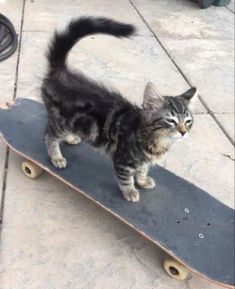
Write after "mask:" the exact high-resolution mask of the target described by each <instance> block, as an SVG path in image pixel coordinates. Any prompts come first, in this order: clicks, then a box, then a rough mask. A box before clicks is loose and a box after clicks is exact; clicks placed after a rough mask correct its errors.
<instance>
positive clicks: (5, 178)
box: [0, 147, 9, 234]
mask: <svg viewBox="0 0 235 289" xmlns="http://www.w3.org/2000/svg"><path fill="white" fill-rule="evenodd" d="M8 165H9V148H8V147H6V154H5V162H4V169H3V182H2V196H1V207H0V234H1V229H2V221H3V213H4V205H5V194H6V183H7V171H8Z"/></svg>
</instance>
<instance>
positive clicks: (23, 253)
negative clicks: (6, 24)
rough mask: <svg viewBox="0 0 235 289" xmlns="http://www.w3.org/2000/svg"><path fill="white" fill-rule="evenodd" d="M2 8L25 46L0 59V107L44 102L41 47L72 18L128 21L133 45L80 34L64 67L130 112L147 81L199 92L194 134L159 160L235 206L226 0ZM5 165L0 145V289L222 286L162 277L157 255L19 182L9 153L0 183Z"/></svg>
mask: <svg viewBox="0 0 235 289" xmlns="http://www.w3.org/2000/svg"><path fill="white" fill-rule="evenodd" d="M1 2H4V3H1ZM0 3H1V4H0V13H3V14H5V15H6V16H8V17H9V18H10V19H11V20H12V21H13V23H14V25H15V27H16V29H17V32H18V33H19V36H20V38H21V45H20V53H18V52H16V53H15V54H14V56H12V57H11V58H9V59H8V60H6V61H4V62H1V63H0V87H1V90H0V102H4V101H10V100H12V99H13V98H14V97H15V96H16V97H28V98H31V99H36V100H39V101H40V94H39V87H40V83H41V79H42V75H43V72H44V71H45V58H44V53H45V50H46V47H47V43H48V40H49V38H50V35H51V33H52V31H53V30H54V28H55V27H57V26H58V27H63V25H64V24H65V23H66V21H67V20H68V19H69V18H70V17H72V16H77V15H84V14H86V15H105V16H109V17H114V18H115V19H117V20H123V21H126V22H130V23H133V24H135V25H136V26H137V27H138V30H139V32H138V36H137V37H135V38H133V39H132V40H118V39H113V38H109V37H104V36H100V35H99V36H95V37H88V38H87V39H85V40H83V41H82V42H81V43H80V44H79V45H78V46H77V47H75V48H74V49H73V52H72V53H71V55H70V58H69V62H70V64H71V65H73V66H74V67H79V68H80V69H82V70H83V71H84V72H85V73H87V74H88V75H90V76H91V77H94V78H96V79H98V80H102V81H103V82H107V83H108V84H110V85H111V86H114V87H117V88H118V89H119V90H120V91H121V92H122V93H123V94H124V95H126V97H127V98H129V99H130V100H131V101H133V102H135V103H138V104H140V103H141V101H142V93H143V90H144V86H145V84H146V82H147V81H149V80H151V81H153V82H155V83H156V84H157V85H158V86H159V88H160V90H161V91H162V92H163V93H166V94H168V93H169V94H170V93H176V94H177V93H180V92H182V91H184V90H185V89H186V88H187V87H189V84H192V85H195V86H197V87H198V88H199V94H200V98H201V100H202V102H201V101H199V100H198V101H197V102H196V104H195V109H194V111H195V126H194V128H193V130H192V132H191V135H190V137H189V139H188V140H186V141H185V142H181V143H177V144H175V145H174V147H173V148H172V150H171V151H170V152H169V154H168V156H167V158H166V160H165V161H164V162H163V163H162V164H163V165H164V166H165V167H167V168H168V169H170V170H172V171H174V172H175V173H176V174H178V175H180V176H182V177H184V178H186V179H188V180H190V181H191V182H193V183H194V184H196V185H197V186H199V187H201V188H203V189H205V190H207V191H208V192H210V193H211V194H212V195H214V196H215V197H216V198H218V199H220V200H221V201H222V202H224V203H226V204H227V205H229V206H231V207H233V206H234V182H233V175H234V160H233V159H234V148H233V145H232V141H233V140H234V71H233V67H234V52H233V41H234V39H233V37H234V33H233V32H234V28H233V27H234V18H233V17H234V14H233V12H232V11H234V1H232V2H231V4H230V5H229V7H226V8H225V7H221V8H218V7H210V8H209V9H206V10H200V9H198V7H197V5H196V4H195V3H193V2H190V1H188V0H158V1H155V0H147V1H146V0H131V1H128V0H116V1H108V0H102V1H101V0H91V1H89V0H88V1H81V0H76V1H73V0H67V1H54V0H52V1H45V0H41V1H37V0H27V1H23V0H11V1H8V0H7V1H0ZM17 62H18V63H19V65H18V66H17ZM15 88H16V89H15ZM208 111H209V112H210V114H209V113H208ZM5 159H6V147H5V145H4V144H3V143H2V142H1V141H0V189H1V193H2V192H3V189H2V188H3V184H4V183H6V188H5V191H4V193H5V202H4V215H3V224H2V228H1V255H0V258H1V265H0V288H1V289H15V288H17V289H23V288H24V289H55V288H62V289H75V288H76V289H77V288H78V289H82V288H84V289H101V288H102V289H106V288H107V289H110V288H112V289H117V288H124V289H127V288H134V289H137V288H146V289H150V288H159V289H167V288H174V289H177V288H182V289H184V288H185V289H186V288H187V289H201V288H203V289H204V288H208V289H216V288H220V287H219V286H216V285H214V284H211V283H210V282H207V281H205V280H204V279H201V278H199V277H198V276H196V275H194V274H191V275H190V276H189V278H188V279H187V280H186V281H185V282H182V283H180V282H177V281H174V280H173V279H170V278H169V277H168V276H166V274H165V273H164V271H163V270H162V267H161V262H162V259H163V256H164V254H163V252H162V251H161V250H159V249H157V248H156V247H155V246H153V245H151V244H150V243H149V242H147V241H145V240H144V239H143V238H142V237H140V236H139V235H137V234H136V233H134V232H133V231H132V230H131V229H129V228H127V227H126V226H125V225H124V224H122V223H120V222H119V221H117V220H116V219H113V218H112V217H111V216H110V215H109V214H107V213H106V212H104V211H103V210H102V209H100V208H97V207H95V206H94V205H93V204H91V203H90V202H89V201H88V200H86V199H84V198H83V197H82V196H80V195H78V194H77V193H75V192H73V191H71V190H70V189H68V188H67V187H65V186H63V185H62V184H61V183H60V182H58V181H56V180H55V179H54V178H52V177H49V176H48V175H46V174H44V175H43V176H42V177H40V178H39V179H37V180H36V181H30V180H29V179H27V178H25V177H24V176H23V175H22V174H21V172H20V169H19V168H20V162H21V159H20V158H19V157H18V156H16V155H15V154H14V153H11V152H10V155H9V160H7V162H6V166H7V167H8V169H7V174H6V175H5V169H4V168H5ZM4 176H5V177H4Z"/></svg>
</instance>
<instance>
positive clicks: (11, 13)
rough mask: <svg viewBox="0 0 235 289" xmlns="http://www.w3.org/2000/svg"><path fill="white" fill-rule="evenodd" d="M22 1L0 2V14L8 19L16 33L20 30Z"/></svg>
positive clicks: (7, 0)
mask: <svg viewBox="0 0 235 289" xmlns="http://www.w3.org/2000/svg"><path fill="white" fill-rule="evenodd" d="M22 7H23V0H2V1H0V13H1V14H3V15H5V16H6V17H7V18H9V19H10V21H11V22H12V24H13V25H14V27H15V29H16V30H17V31H19V30H20V25H21V18H22V17H21V16H22Z"/></svg>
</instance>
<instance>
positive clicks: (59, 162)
mask: <svg viewBox="0 0 235 289" xmlns="http://www.w3.org/2000/svg"><path fill="white" fill-rule="evenodd" d="M51 162H52V163H53V165H54V166H55V167H56V168H58V169H63V168H65V167H66V165H67V161H66V159H65V158H54V159H52V160H51Z"/></svg>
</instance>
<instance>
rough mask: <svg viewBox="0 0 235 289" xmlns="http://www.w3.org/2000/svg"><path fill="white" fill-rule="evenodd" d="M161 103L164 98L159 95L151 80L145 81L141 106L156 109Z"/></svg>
mask: <svg viewBox="0 0 235 289" xmlns="http://www.w3.org/2000/svg"><path fill="white" fill-rule="evenodd" d="M163 103H164V98H163V97H162V96H161V94H160V93H159V91H158V89H157V88H156V86H155V85H154V84H153V83H152V82H149V83H147V85H146V87H145V90H144V101H143V104H142V106H143V108H144V109H146V110H153V109H154V110H156V109H158V108H160V107H161V106H162V105H163Z"/></svg>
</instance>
